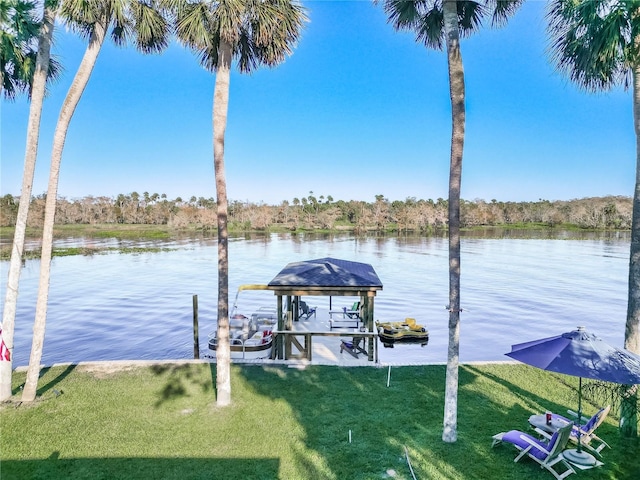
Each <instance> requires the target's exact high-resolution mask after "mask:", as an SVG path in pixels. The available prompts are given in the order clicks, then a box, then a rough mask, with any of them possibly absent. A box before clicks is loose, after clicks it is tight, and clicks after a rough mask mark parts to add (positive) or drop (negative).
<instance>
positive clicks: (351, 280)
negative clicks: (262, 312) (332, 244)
mask: <svg viewBox="0 0 640 480" xmlns="http://www.w3.org/2000/svg"><path fill="white" fill-rule="evenodd" d="M269 287H337V288H340V287H343V288H344V287H374V288H379V289H381V288H382V282H381V281H380V279H379V278H378V275H377V274H376V272H375V270H374V269H373V267H372V266H371V265H369V264H368V263H360V262H350V261H348V260H340V259H337V258H328V257H327V258H318V259H316V260H307V261H304V262H293V263H290V264H288V265H287V266H286V267H284V268H283V269H282V271H281V272H280V273H278V275H276V276H275V277H274V279H273V280H271V282H269Z"/></svg>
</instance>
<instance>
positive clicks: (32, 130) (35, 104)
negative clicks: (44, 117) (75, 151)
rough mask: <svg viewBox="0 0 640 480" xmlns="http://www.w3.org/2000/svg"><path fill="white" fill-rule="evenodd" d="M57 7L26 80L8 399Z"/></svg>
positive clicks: (0, 397)
mask: <svg viewBox="0 0 640 480" xmlns="http://www.w3.org/2000/svg"><path fill="white" fill-rule="evenodd" d="M56 8H57V1H55V2H47V3H46V4H45V7H44V12H43V17H42V22H41V26H40V28H39V37H38V47H37V54H36V63H35V69H34V73H33V77H32V78H31V79H30V80H28V81H27V83H30V84H31V105H30V107H29V120H28V126H27V144H26V149H25V156H24V172H23V175H22V191H21V192H20V204H19V206H18V216H17V218H16V227H15V230H14V234H13V246H12V247H11V260H10V261H9V275H8V279H7V291H6V293H5V302H4V311H3V313H2V328H1V332H2V333H1V335H2V341H3V342H4V343H5V344H6V347H7V349H8V352H9V355H8V358H7V357H5V358H3V359H0V401H4V400H7V399H8V398H9V397H11V393H12V392H11V373H12V366H13V362H12V354H13V336H14V330H15V328H14V327H15V319H16V307H17V304H18V284H19V281H20V269H21V266H22V251H23V248H24V237H25V232H26V228H27V216H28V214H29V203H30V201H31V189H32V187H33V176H34V172H35V168H36V158H37V154H38V139H39V137H40V117H41V114H42V105H43V103H44V97H45V92H46V83H47V78H48V76H49V72H50V71H51V69H50V51H51V42H52V38H53V29H54V26H53V24H54V20H55V16H56ZM29 43H30V42H29ZM3 48H4V47H3Z"/></svg>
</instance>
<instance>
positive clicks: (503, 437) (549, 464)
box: [491, 422, 576, 480]
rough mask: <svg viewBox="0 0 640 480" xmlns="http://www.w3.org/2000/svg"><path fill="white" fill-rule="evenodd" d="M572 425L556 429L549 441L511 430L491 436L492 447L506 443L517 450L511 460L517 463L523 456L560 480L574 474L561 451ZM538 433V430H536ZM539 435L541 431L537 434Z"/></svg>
mask: <svg viewBox="0 0 640 480" xmlns="http://www.w3.org/2000/svg"><path fill="white" fill-rule="evenodd" d="M572 428H573V423H571V422H570V423H568V424H567V425H566V426H564V427H562V428H560V429H558V430H557V431H556V432H555V433H554V434H553V435H552V436H551V438H550V439H548V440H547V439H542V440H540V439H537V438H536V437H533V436H531V435H529V434H528V433H524V432H521V431H519V430H511V431H509V432H502V433H498V434H496V435H494V436H493V443H492V445H491V446H492V447H494V446H496V445H498V444H500V443H503V442H508V443H512V444H513V445H514V446H515V447H516V448H517V449H518V450H519V452H520V453H519V454H518V456H517V457H516V458H515V459H514V460H513V461H514V462H517V461H518V460H520V459H521V458H522V457H524V456H525V455H526V456H528V457H529V458H531V459H532V460H535V461H536V462H538V463H539V464H540V467H541V468H546V469H547V470H549V471H550V472H551V473H552V474H553V476H554V477H556V478H557V479H558V480H562V479H563V478H565V477H568V476H569V475H571V474H572V473H576V471H575V470H574V469H573V467H572V466H571V465H569V463H568V462H567V461H566V460H565V459H564V457H563V456H562V450H564V448H565V447H566V446H567V442H568V441H569V436H570V435H571V429H572ZM536 431H538V429H536ZM539 433H541V431H540V432H539ZM558 464H559V465H561V466H563V467H564V470H563V471H557V470H555V468H554V467H555V466H556V465H558Z"/></svg>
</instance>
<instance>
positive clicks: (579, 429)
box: [577, 377, 582, 453]
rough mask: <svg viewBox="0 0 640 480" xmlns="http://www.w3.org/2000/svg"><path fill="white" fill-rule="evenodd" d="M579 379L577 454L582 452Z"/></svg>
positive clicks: (580, 387)
mask: <svg viewBox="0 0 640 480" xmlns="http://www.w3.org/2000/svg"><path fill="white" fill-rule="evenodd" d="M578 378H580V382H579V383H578V425H577V427H578V448H577V450H578V453H580V452H582V442H581V437H582V435H581V432H582V424H581V423H580V422H582V377H578Z"/></svg>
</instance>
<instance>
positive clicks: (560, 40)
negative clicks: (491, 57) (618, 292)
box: [547, 0, 640, 436]
mask: <svg viewBox="0 0 640 480" xmlns="http://www.w3.org/2000/svg"><path fill="white" fill-rule="evenodd" d="M547 20H548V22H549V23H548V32H549V40H550V42H551V56H552V60H553V62H554V63H555V64H556V66H557V68H558V70H560V71H561V72H562V73H564V74H566V75H567V76H568V77H569V78H570V79H571V80H572V81H573V82H575V83H576V84H577V85H578V86H579V87H581V88H583V89H585V90H586V91H588V92H598V91H607V90H610V89H612V88H613V87H615V86H619V85H622V86H623V87H624V88H625V89H627V88H629V86H632V90H633V95H632V98H633V123H634V127H635V132H636V182H635V189H634V194H633V213H632V216H631V248H630V255H629V293H628V304H627V320H626V325H625V335H624V348H626V349H627V350H629V351H632V352H634V353H638V354H640V2H639V1H638V0H553V1H552V2H551V3H550V5H549V9H548V11H547ZM628 400H629V401H628V402H623V409H622V410H623V411H622V413H621V418H620V426H621V430H622V431H623V433H625V434H626V435H632V436H635V435H637V421H635V417H633V416H632V414H633V412H635V411H636V408H635V402H636V401H637V394H636V395H632V396H630V397H629V398H628ZM629 415H631V416H629Z"/></svg>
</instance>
